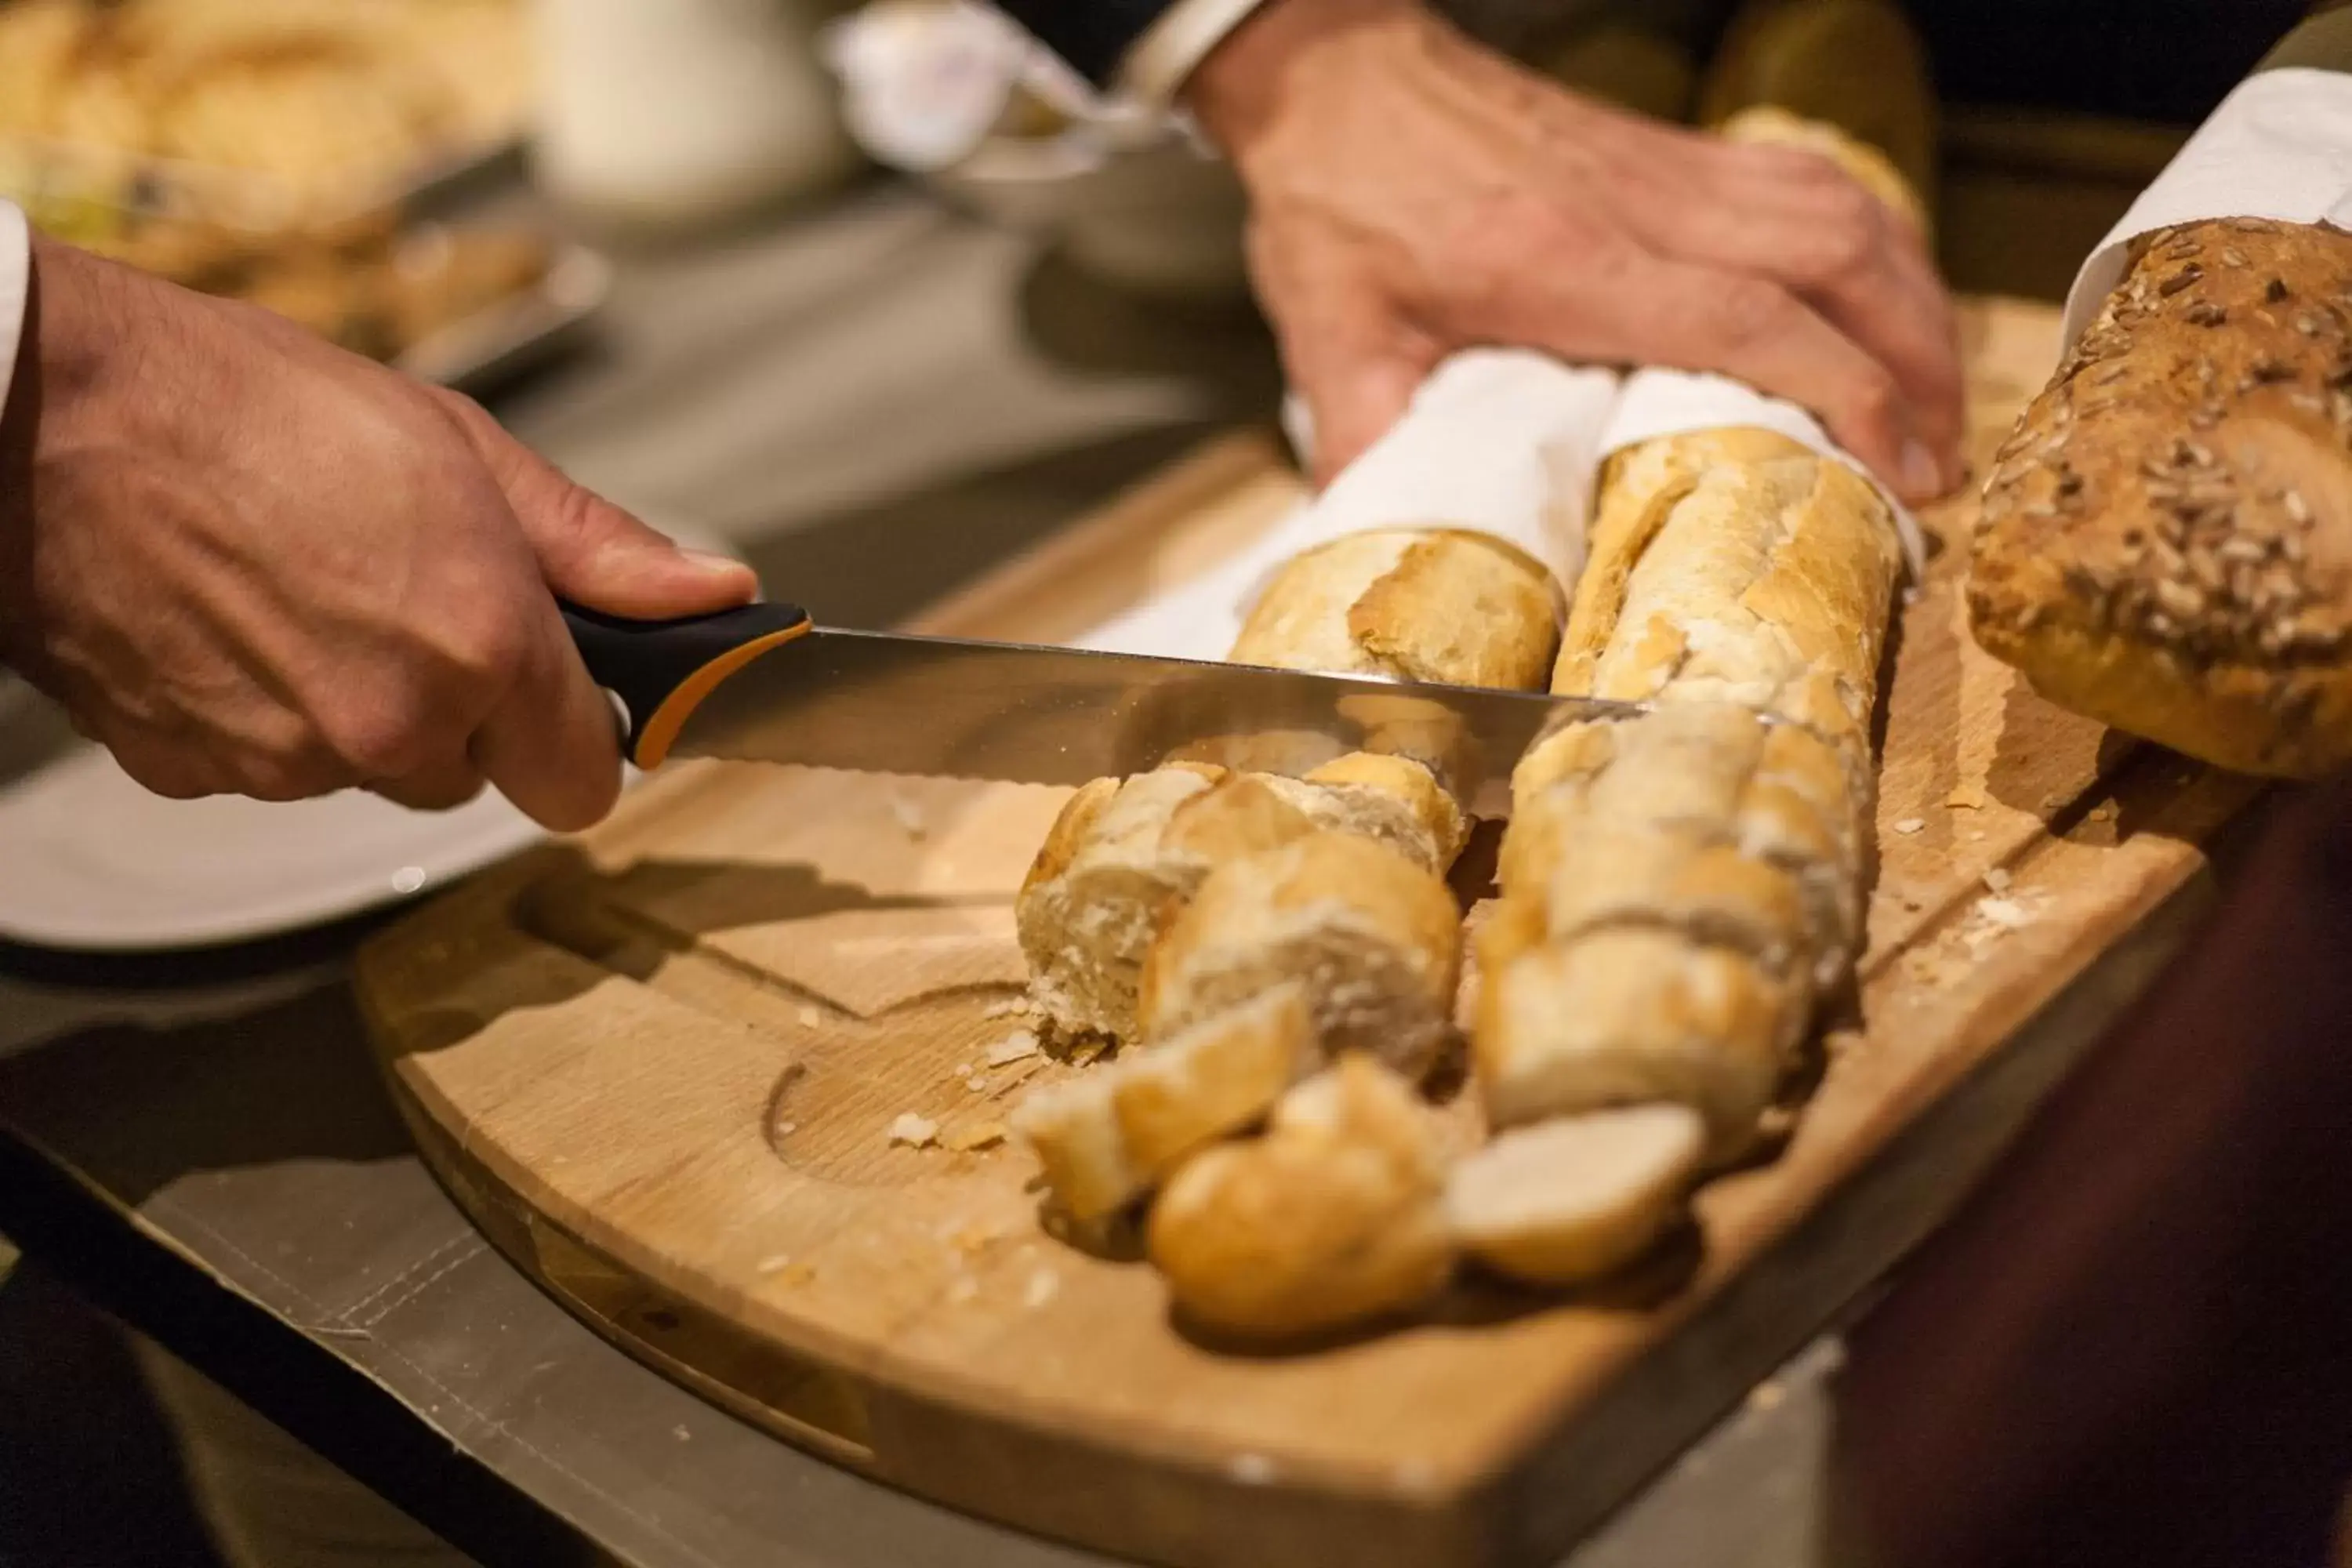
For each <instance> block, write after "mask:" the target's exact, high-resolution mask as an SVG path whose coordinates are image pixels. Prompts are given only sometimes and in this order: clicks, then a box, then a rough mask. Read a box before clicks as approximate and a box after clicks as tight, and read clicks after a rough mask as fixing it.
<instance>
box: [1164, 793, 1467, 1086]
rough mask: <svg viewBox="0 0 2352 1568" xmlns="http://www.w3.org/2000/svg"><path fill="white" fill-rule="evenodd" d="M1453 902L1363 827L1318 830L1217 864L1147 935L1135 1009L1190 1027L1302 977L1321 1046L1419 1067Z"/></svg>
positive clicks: (1173, 1026) (1455, 949) (1455, 937)
mask: <svg viewBox="0 0 2352 1568" xmlns="http://www.w3.org/2000/svg"><path fill="white" fill-rule="evenodd" d="M1460 950H1461V909H1460V906H1458V905H1457V904H1456V903H1455V902H1454V895H1453V893H1452V891H1451V890H1450V889H1448V888H1447V887H1446V885H1445V882H1444V879H1442V878H1440V877H1439V876H1438V875H1437V874H1436V873H1435V872H1433V871H1431V870H1428V869H1426V868H1423V867H1421V866H1417V865H1415V864H1414V863H1413V862H1412V861H1411V860H1408V859H1406V858H1404V857H1403V856H1402V855H1399V854H1397V853H1396V852H1395V851H1394V850H1391V849H1389V848H1387V847H1384V846H1382V845H1380V844H1378V843H1375V842H1373V841H1372V840H1370V839H1368V838H1360V837H1356V836H1355V835H1353V834H1347V833H1317V834H1313V835H1310V836H1309V837H1305V838H1301V839H1299V840H1297V842H1295V843H1292V844H1289V845H1286V846H1284V847H1282V848H1279V849H1275V850H1271V851H1268V852H1267V853H1265V854H1263V855H1256V856H1251V857H1249V858H1244V859H1240V860H1235V861H1232V862H1229V863H1228V864H1225V865H1223V866H1220V867H1219V868H1217V869H1216V870H1215V871H1213V872H1212V873H1211V874H1210V876H1209V877H1208V878H1207V879H1205V880H1203V881H1202V884H1201V886H1200V889H1199V890H1198V891H1197V892H1196V893H1195V894H1194V895H1193V898H1192V902H1191V903H1189V904H1188V905H1186V906H1185V907H1184V909H1183V910H1181V912H1180V913H1179V914H1178V915H1177V916H1176V917H1175V919H1174V920H1172V921H1170V922H1169V924H1168V927H1167V929H1166V930H1165V931H1163V932H1162V933H1161V934H1160V939H1159V940H1158V941H1157V942H1154V943H1153V944H1152V945H1151V951H1150V955H1149V957H1148V958H1147V959H1146V960H1145V963H1144V965H1143V975H1142V983H1141V986H1140V991H1139V997H1138V1003H1137V1019H1138V1022H1139V1026H1141V1028H1142V1030H1143V1032H1144V1034H1145V1036H1146V1037H1149V1038H1157V1037H1160V1036H1162V1035H1166V1034H1169V1033H1172V1032H1174V1031H1176V1030H1179V1029H1183V1028H1188V1027H1190V1026H1192V1025H1194V1024H1197V1023H1199V1022H1201V1021H1202V1020H1203V1019H1206V1018H1210V1017H1213V1016H1215V1015H1216V1014H1218V1013H1219V1012H1221V1011H1223V1010H1224V1009H1226V1008H1229V1007H1233V1006H1235V1005H1239V1004H1241V1003H1242V1002H1244V1001H1246V1000H1247V999H1248V998H1250V997H1252V996H1254V995H1256V994H1259V993H1261V992H1263V991H1265V990H1266V989H1268V988H1270V987H1272V986H1275V985H1278V984H1286V983H1291V982H1296V983H1297V984H1299V985H1300V986H1302V987H1303V988H1304V990H1305V992H1306V994H1307V1005H1308V1008H1309V1010H1310V1012H1311V1013H1312V1015H1313V1016H1314V1020H1315V1030H1316V1034H1317V1037H1318V1038H1319V1039H1320V1040H1321V1041H1322V1043H1323V1047H1324V1049H1325V1050H1326V1051H1327V1052H1330V1053H1333V1054H1338V1053H1340V1052H1345V1051H1349V1050H1361V1051H1366V1052H1370V1053H1371V1054H1373V1055H1375V1056H1377V1057H1378V1058H1380V1059H1381V1060H1382V1061H1383V1062H1385V1063H1386V1064H1388V1065H1389V1066H1391V1067H1392V1068H1395V1069H1396V1070H1398V1071H1400V1072H1402V1073H1403V1074H1405V1075H1406V1076H1407V1077H1410V1078H1413V1079H1419V1078H1420V1077H1421V1076H1422V1075H1423V1074H1424V1073H1426V1072H1427V1071H1428V1070H1429V1068H1430V1067H1431V1066H1432V1065H1433V1063H1434V1062H1435V1060H1436V1059H1437V1058H1438V1056H1439V1055H1440V1054H1441V1053H1442V1052H1443V1051H1444V1049H1445V1047H1447V1046H1448V1045H1449V1044H1450V1042H1451V1041H1452V1039H1453V1014H1454V985H1455V983H1456V981H1457V980H1458V979H1459V977H1460V957H1461V952H1460Z"/></svg>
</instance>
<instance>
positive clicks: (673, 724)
mask: <svg viewBox="0 0 2352 1568" xmlns="http://www.w3.org/2000/svg"><path fill="white" fill-rule="evenodd" d="M562 613H563V619H564V624H565V626H567V628H568V629H569V630H570V632H571V634H572V641H573V643H574V644H575V645H576V646H577V647H578V648H579V650H580V657H581V659H582V661H583V662H584V663H585V664H586V665H587V667H588V673H589V674H590V676H592V677H593V679H594V680H595V681H596V684H597V685H598V686H600V687H602V688H603V689H604V690H605V691H606V692H608V693H610V694H611V696H612V698H613V700H614V703H615V706H616V709H617V710H618V713H619V716H620V718H621V720H622V721H623V725H624V733H625V740H624V743H623V751H624V752H625V755H626V756H627V758H628V760H629V761H630V762H631V763H635V765H636V766H638V767H640V768H655V767H658V766H660V765H661V763H663V762H664V761H666V760H667V759H668V758H670V757H673V756H714V757H728V758H736V759H743V760H750V761H757V762H771V763H801V764H803V765H806V766H810V767H824V768H845V769H852V770H856V771H859V772H865V773H915V774H935V775H949V776H956V777H965V778H981V779H1002V780H1007V781H1012V782H1016V783H1024V784H1084V783H1086V782H1087V780H1089V779H1096V778H1103V777H1107V776H1124V775H1126V774H1129V773H1141V772H1144V771H1147V770H1149V769H1150V768H1154V767H1158V766H1160V764H1161V763H1166V762H1170V761H1172V760H1176V759H1179V758H1190V759H1193V760H1199V761H1208V762H1222V763H1226V764H1228V765H1233V766H1245V767H1253V768H1258V769H1261V770H1264V771H1268V772H1280V773H1302V772H1304V771H1306V770H1307V768H1310V767H1313V766H1315V765H1316V764H1317V763H1320V762H1324V761H1328V759H1329V758H1331V757H1335V756H1338V755H1340V754H1342V753H1343V752H1349V751H1358V750H1375V751H1388V752H1404V753H1406V754H1409V755H1413V756H1416V757H1419V758H1421V759H1422V760H1423V761H1425V762H1427V763H1430V764H1431V765H1432V766H1433V768H1436V769H1437V770H1438V771H1439V773H1440V774H1441V776H1444V777H1445V778H1446V779H1447V781H1448V783H1449V784H1452V785H1453V786H1454V789H1455V790H1456V792H1457V794H1458V795H1461V796H1462V797H1463V798H1465V799H1467V800H1469V801H1470V802H1471V805H1472V809H1473V810H1474V811H1475V813H1476V814H1477V815H1479V816H1507V815H1508V812H1509V795H1510V789H1509V781H1510V773H1511V768H1512V766H1513V765H1514V764H1515V763H1517V761H1518V759H1519V756H1520V753H1521V752H1525V751H1526V750H1527V748H1528V744H1529V743H1530V742H1533V741H1534V740H1535V739H1536V737H1537V736H1538V734H1540V733H1543V732H1544V731H1546V730H1547V729H1549V728H1550V727H1552V726H1554V725H1556V724H1560V723H1568V722H1572V721H1578V720H1585V719H1603V720H1608V719H1619V718H1622V717H1625V716H1627V715H1629V714H1632V713H1634V712H1638V711H1640V709H1639V708H1638V707H1636V706H1634V705H1631V704H1627V703H1621V702H1604V701H1600V700H1595V699H1592V698H1584V697H1554V696H1549V695H1547V694H1544V693H1539V692H1522V691H1499V690H1492V689H1486V688H1483V687H1467V686H1436V685H1425V684H1418V683H1414V682H1409V681H1396V680H1388V679H1381V678H1379V677H1370V676H1351V675H1321V674H1311V673H1307V672H1305V671H1300V670H1293V669H1270V668H1261V667H1257V666H1253V665H1241V664H1222V663H1209V662H1204V661H1202V660H1197V659H1182V658H1147V657H1143V656H1139V655H1135V654H1118V653H1095V652H1088V651H1086V650H1083V649H1078V648H1066V647H1034V646H1030V645H1026V644H1021V643H995V642H966V641H961V640H958V639H956V638H952V637H915V636H906V635H899V634H894V633H885V632H864V631H844V630H840V629H837V628H835V627H831V626H816V625H814V623H813V622H811V621H810V619H809V616H808V614H807V612H806V611H804V610H803V609H802V608H801V607H800V606H799V605H787V604H775V603H767V604H756V605H744V606H742V607H741V608H740V609H732V610H722V611H720V612H719V613H717V614H715V615H707V616H687V617H685V618H682V619H678V620H668V621H630V620H621V619H617V618H615V617H614V616H606V615H603V614H600V613H599V612H596V611H593V610H586V609H582V608H580V607H579V606H577V605H568V604H567V605H562Z"/></svg>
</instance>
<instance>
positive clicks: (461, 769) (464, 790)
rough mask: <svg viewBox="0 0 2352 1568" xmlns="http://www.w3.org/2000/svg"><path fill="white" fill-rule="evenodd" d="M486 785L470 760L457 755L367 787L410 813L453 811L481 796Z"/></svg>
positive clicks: (462, 753)
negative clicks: (400, 776) (406, 808)
mask: <svg viewBox="0 0 2352 1568" xmlns="http://www.w3.org/2000/svg"><path fill="white" fill-rule="evenodd" d="M485 782H486V781H485V780H484V779H483V777H482V771H481V770H480V769H479V768H478V767H476V766H475V765H474V761H473V758H472V757H471V756H469V755H467V754H466V753H464V752H459V753H457V755H454V756H449V757H445V758H442V759H440V760H438V761H436V762H435V763H431V764H429V765H427V766H425V767H422V768H419V769H417V770H416V771H415V772H414V773H409V774H407V775H406V776H404V777H402V778H396V779H379V780H376V781H375V782H373V783H372V784H369V785H368V786H367V787H368V789H369V791H370V792H371V793H373V794H375V795H382V796H383V798H384V799H386V800H388V801H391V802H393V803H394V805H404V806H406V807H408V808H409V809H410V810H411V811H454V810H456V809H457V807H459V806H461V805H466V804H467V802H469V801H471V800H472V799H473V798H474V797H475V796H477V795H480V794H481V793H482V786H483V784H484V783H485Z"/></svg>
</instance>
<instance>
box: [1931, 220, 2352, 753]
mask: <svg viewBox="0 0 2352 1568" xmlns="http://www.w3.org/2000/svg"><path fill="white" fill-rule="evenodd" d="M2346 279H2352V234H2346V233H2345V232H2343V231H2341V230H2339V229H2336V228H2332V227H2329V226H2326V225H2324V224H2323V225H2314V226H2303V225H2295V224H2286V223H2273V222H2271V221H2269V220H2267V219H2262V218H2229V219H2223V220H2220V221H2216V222H2210V223H2200V224H2191V225H2188V226H2183V227H2179V228H2171V229H2164V230H2159V231H2158V232H2157V233H2156V234H2153V235H2151V236H2148V237H2147V238H2146V239H2145V240H2143V241H2141V242H2139V243H2138V245H2137V255H2136V257H2135V258H2134V260H2133V262H2132V265H2131V267H2130V269H2129V270H2128V271H2127V272H2126V274H2125V277H2124V279H2123V280H2122V282H2121V283H2120V284H2118V285H2117V287H2116V290H2115V291H2114V293H2113V294H2111V295H2110V296H2109V297H2108V299H2107V300H2106V302H2105V305H2104V306H2103V307H2102V309H2101V311H2100V314H2099V317H2098V319H2097V321H2095V323H2094V324H2093V325H2092V327H2091V328H2090V330H2089V331H2087V332H2085V333H2084V336H2083V339H2082V341H2081V342H2079V343H2077V344H2076V346H2075V348H2074V352H2073V353H2071V354H2070V355H2069V356H2068V357H2067V359H2066V361H2065V363H2063V364H2062V365H2060V366H2059V368H2058V371H2057V374H2055V375H2054V376H2053V378H2052V380H2051V383H2050V385H2049V386H2048V387H2047V388H2046V389H2044V390H2043V392H2042V395H2040V396H2039V397H2037V398H2036V399H2035V400H2034V402H2033V404H2032V406H2031V407H2029V408H2028V409H2027V410H2026V412H2025V416H2024V417H2023V418H2022V419H2021V421H2020V422H2019V424H2018V426H2017V429H2016V431H2015V433H2014V434H2012V435H2011V437H2010V439H2009V441H2008V443H2007V445H2005V446H2004V447H2002V448H2001V450H2000V458H1999V460H1998V464H1997V466H1996V467H1995V468H1994V470H1993V472H1992V475H1991V477H1990V479H1989V481H1988V482H1987V484H1986V486H1985V493H1984V507H1983V510H1982V513H1981V514H1980V517H1979V522H1978V525H1977V532H1976V540H1975V547H1974V555H1973V561H1972V570H1971V575H1970V579H1969V623H1970V625H1971V626H1972V627H1973V628H1974V630H1975V632H1976V637H1977V640H1978V642H1979V643H1980V644H1982V645H1983V646H1984V647H1985V648H1986V650H1987V651H1989V652H1990V653H1991V654H1993V655H1994V656H1995V657H1997V658H2002V659H2006V660H2007V661H2009V662H2010V663H2011V664H2013V665H2015V666H2017V668H2020V669H2021V670H2023V671H2024V672H2025V675H2026V679H2029V680H2031V681H2032V683H2033V688H2034V689H2035V690H2037V691H2039V692H2041V693H2042V695H2043V696H2045V697H2048V698H2050V699H2051V700H2053V701H2056V702H2060V703H2063V704H2064V705H2065V706H2067V707H2069V708H2073V709H2075V710H2078V711H2080V712H2083V713H2086V714H2088V715H2090V716H2091V717H2092V718H2095V719H2098V720H2100V721H2104V722H2105V723H2109V724H2113V725H2115V726H2116V727H2118V728H2120V729H2124V730H2128V731H2132V732H2133V733H2135V734H2139V735H2145V736H2147V737H2148V738H2150V739H2151V740H2155V741H2158V742H2163V743H2164V744H2165V745H2168V746H2170V747H2172V748H2174V749H2175V750H2177V751H2181V752H2188V753H2189V755H2191V756H2196V757H2201V758H2203V759H2205V760H2206V761H2208V762H2211V763H2219V764H2220V765H2221V766H2223V767H2229V768H2235V769H2238V770H2241V771H2242V772H2246V773H2269V774H2276V775H2283V776H2287V777H2315V776H2318V775H2320V774H2323V773H2332V772H2334V771H2336V770H2337V769H2339V768H2342V767H2344V766H2346V765H2347V764H2352V462H2347V458H2346V456H2345V454H2346V450H2347V446H2352V321H2347V315H2346V312H2345V309H2344V290H2345V283H2346Z"/></svg>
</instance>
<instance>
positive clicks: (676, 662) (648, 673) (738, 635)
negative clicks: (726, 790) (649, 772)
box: [558, 603, 809, 768]
mask: <svg viewBox="0 0 2352 1568" xmlns="http://www.w3.org/2000/svg"><path fill="white" fill-rule="evenodd" d="M558 607H559V608H561V609H562V612H563V625H564V627H565V629H567V630H568V631H570V632H571V634H572V646H573V647H577V648H578V649H579V650H580V661H581V662H582V663H583V664H585V665H586V666H587V667H588V674H589V676H590V678H591V679H593V680H594V681H595V682H596V684H597V685H598V686H601V687H603V688H604V689H605V690H607V691H609V692H611V693H613V694H614V696H615V697H618V698H619V699H620V700H621V705H622V706H623V707H624V708H625V709H626V710H628V734H627V736H626V738H625V741H624V742H623V744H622V750H623V751H624V752H625V753H626V754H627V756H628V759H629V761H631V762H632V763H635V764H636V765H637V766H639V767H641V768H657V767H659V766H661V764H662V760H663V759H664V758H666V757H667V756H668V755H669V752H670V748H671V747H672V746H673V745H675V744H677V735H678V731H680V730H682V729H684V728H685V727H686V721H687V720H688V718H689V717H690V716H691V715H692V714H693V712H694V710H695V709H697V708H698V707H699V706H701V703H702V700H703V699H704V698H706V697H708V696H709V695H710V694H711V692H713V691H715V690H717V689H718V688H719V682H720V681H723V680H725V679H727V678H728V677H729V676H730V675H732V674H734V673H735V672H736V671H737V670H739V669H740V668H743V667H744V666H745V665H747V664H749V663H751V661H752V660H753V659H755V658H759V657H760V656H761V654H763V653H766V652H768V651H770V650H771V649H772V648H777V647H782V646H783V645H784V644H786V643H788V642H791V641H792V640H793V638H795V637H800V636H802V635H803V634H804V633H806V632H807V631H808V629H809V617H808V612H807V611H806V610H803V609H802V608H801V607H800V606H799V605H743V606H742V607H741V608H740V609H733V610H721V611H719V612H718V613H717V614H716V615H709V616H685V617H684V618H682V619H679V620H674V621H625V620H622V619H620V618H619V617H617V616H607V615H604V614H601V613H600V612H598V611H595V610H583V609H582V608H581V607H580V606H579V605H566V604H560V603H559V605H558Z"/></svg>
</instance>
